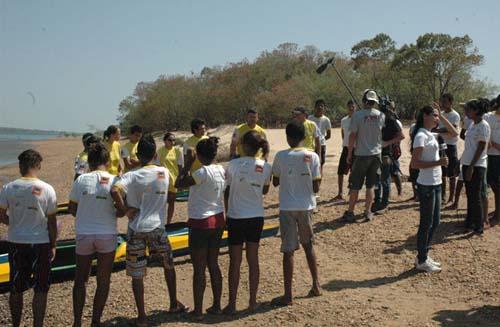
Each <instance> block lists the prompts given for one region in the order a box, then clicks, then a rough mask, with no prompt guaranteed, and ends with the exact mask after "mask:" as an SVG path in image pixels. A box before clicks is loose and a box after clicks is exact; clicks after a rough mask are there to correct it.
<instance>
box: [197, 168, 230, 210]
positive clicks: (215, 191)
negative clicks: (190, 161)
mask: <svg viewBox="0 0 500 327" xmlns="http://www.w3.org/2000/svg"><path fill="white" fill-rule="evenodd" d="M225 174H226V173H225V171H224V168H222V166H221V165H216V164H212V165H209V166H202V167H201V168H200V169H198V170H196V171H195V172H194V173H193V179H194V181H195V182H196V185H193V186H191V187H190V188H189V198H188V217H189V218H190V219H205V218H208V217H210V216H215V215H217V214H219V213H221V212H223V211H224V204H223V200H224V189H225V188H226V179H225Z"/></svg>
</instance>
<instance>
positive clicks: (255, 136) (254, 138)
mask: <svg viewBox="0 0 500 327" xmlns="http://www.w3.org/2000/svg"><path fill="white" fill-rule="evenodd" d="M241 144H242V146H243V148H244V149H245V153H246V155H248V156H251V157H253V156H255V155H256V154H257V152H258V151H259V149H262V154H263V155H264V156H266V155H267V154H268V153H269V143H268V142H267V140H266V139H265V138H263V137H262V136H261V135H260V134H259V133H257V132H256V131H249V132H247V133H245V135H243V140H242V141H241Z"/></svg>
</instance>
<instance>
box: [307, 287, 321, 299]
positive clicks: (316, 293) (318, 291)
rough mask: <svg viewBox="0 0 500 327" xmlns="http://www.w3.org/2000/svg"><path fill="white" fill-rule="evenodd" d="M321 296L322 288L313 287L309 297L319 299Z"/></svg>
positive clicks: (308, 294)
mask: <svg viewBox="0 0 500 327" xmlns="http://www.w3.org/2000/svg"><path fill="white" fill-rule="evenodd" d="M317 296H321V288H320V287H319V286H313V288H311V290H310V291H309V293H307V297H317Z"/></svg>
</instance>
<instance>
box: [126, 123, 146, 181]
mask: <svg viewBox="0 0 500 327" xmlns="http://www.w3.org/2000/svg"><path fill="white" fill-rule="evenodd" d="M141 136H142V127H141V126H138V125H134V126H132V127H130V134H129V136H128V138H129V142H127V143H126V144H125V145H124V146H123V147H122V149H121V157H122V159H123V163H124V165H125V169H124V173H126V172H128V171H130V170H132V169H135V168H137V167H140V166H141V163H140V161H139V159H138V158H137V144H138V143H139V140H140V139H141Z"/></svg>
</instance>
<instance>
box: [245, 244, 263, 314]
mask: <svg viewBox="0 0 500 327" xmlns="http://www.w3.org/2000/svg"><path fill="white" fill-rule="evenodd" d="M246 255H247V262H248V270H249V273H248V284H249V287H250V300H249V301H248V309H249V310H252V311H253V310H255V309H256V308H257V290H258V289H259V277H260V268H259V243H255V242H247V248H246Z"/></svg>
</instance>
